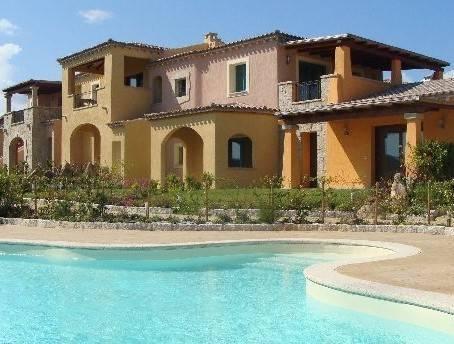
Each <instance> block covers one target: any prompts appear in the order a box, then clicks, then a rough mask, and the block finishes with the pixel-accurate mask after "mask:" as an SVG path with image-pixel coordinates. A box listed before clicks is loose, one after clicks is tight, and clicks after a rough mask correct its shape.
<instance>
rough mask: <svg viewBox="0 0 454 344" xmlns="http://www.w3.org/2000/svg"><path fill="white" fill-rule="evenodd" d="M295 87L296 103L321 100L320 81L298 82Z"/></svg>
mask: <svg viewBox="0 0 454 344" xmlns="http://www.w3.org/2000/svg"><path fill="white" fill-rule="evenodd" d="M296 85H297V95H296V98H297V99H296V101H299V102H302V101H306V100H315V99H321V98H322V86H321V81H320V80H314V81H307V82H299V83H297V84H296Z"/></svg>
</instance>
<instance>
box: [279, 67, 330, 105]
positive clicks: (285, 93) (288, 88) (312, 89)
mask: <svg viewBox="0 0 454 344" xmlns="http://www.w3.org/2000/svg"><path fill="white" fill-rule="evenodd" d="M337 79H338V76H337V75H333V74H328V75H322V76H321V77H320V79H319V80H313V81H307V82H294V81H285V82H280V83H279V84H278V87H279V109H280V110H281V111H298V110H303V109H307V108H310V107H314V106H319V105H322V104H326V103H328V102H329V100H328V95H329V90H330V89H332V88H336V87H337V85H336V83H337Z"/></svg>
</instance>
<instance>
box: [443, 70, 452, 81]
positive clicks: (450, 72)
mask: <svg viewBox="0 0 454 344" xmlns="http://www.w3.org/2000/svg"><path fill="white" fill-rule="evenodd" d="M443 79H454V69H451V70H448V71H446V72H445V73H444V74H443Z"/></svg>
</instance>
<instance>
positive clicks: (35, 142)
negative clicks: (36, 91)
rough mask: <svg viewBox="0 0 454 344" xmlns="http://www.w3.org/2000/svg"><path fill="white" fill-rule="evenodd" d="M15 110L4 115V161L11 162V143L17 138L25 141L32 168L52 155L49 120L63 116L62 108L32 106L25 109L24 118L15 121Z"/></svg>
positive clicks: (28, 159)
mask: <svg viewBox="0 0 454 344" xmlns="http://www.w3.org/2000/svg"><path fill="white" fill-rule="evenodd" d="M14 113H15V112H10V113H8V114H6V115H5V116H4V129H3V132H4V138H3V162H4V164H6V165H9V163H10V145H11V142H12V141H13V140H14V139H15V138H21V139H22V140H23V142H24V158H25V161H26V162H27V164H28V165H29V166H30V168H35V167H36V166H37V165H38V164H40V163H41V164H44V163H46V161H47V160H48V157H49V156H51V152H49V151H48V150H49V148H50V147H49V145H48V138H49V137H51V136H52V133H51V131H52V127H51V126H52V124H49V122H48V121H49V120H52V119H56V118H61V108H46V107H31V108H28V109H24V110H23V113H24V120H23V121H21V122H16V123H13V116H14Z"/></svg>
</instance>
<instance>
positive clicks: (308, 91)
mask: <svg viewBox="0 0 454 344" xmlns="http://www.w3.org/2000/svg"><path fill="white" fill-rule="evenodd" d="M325 74H326V66H324V65H321V64H316V63H310V62H306V61H301V60H300V61H299V64H298V85H299V87H298V100H299V101H305V100H313V99H320V98H321V87H320V77H321V76H322V75H325Z"/></svg>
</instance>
